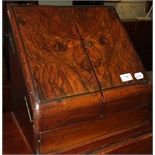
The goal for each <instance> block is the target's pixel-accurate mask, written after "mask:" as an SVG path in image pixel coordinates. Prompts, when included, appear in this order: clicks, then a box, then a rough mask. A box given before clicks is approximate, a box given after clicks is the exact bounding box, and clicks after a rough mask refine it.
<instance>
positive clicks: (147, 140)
mask: <svg viewBox="0 0 155 155" xmlns="http://www.w3.org/2000/svg"><path fill="white" fill-rule="evenodd" d="M92 153H95V154H100V155H102V154H152V134H151V133H148V134H144V135H141V136H138V137H132V138H129V139H127V140H124V141H121V142H119V143H116V144H113V145H111V146H109V147H106V148H102V149H99V150H98V151H97V152H92Z"/></svg>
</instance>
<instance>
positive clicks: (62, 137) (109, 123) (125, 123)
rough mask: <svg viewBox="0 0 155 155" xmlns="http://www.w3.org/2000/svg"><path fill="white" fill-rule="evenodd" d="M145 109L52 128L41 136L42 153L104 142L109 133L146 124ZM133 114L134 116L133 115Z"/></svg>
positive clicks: (61, 151)
mask: <svg viewBox="0 0 155 155" xmlns="http://www.w3.org/2000/svg"><path fill="white" fill-rule="evenodd" d="M145 109H146V107H145V106H142V107H140V108H139V107H138V108H135V109H134V110H133V109H132V110H128V111H123V112H120V113H116V114H115V115H110V116H107V117H106V116H105V117H104V119H102V118H101V119H96V120H90V121H87V122H82V123H79V124H74V125H70V126H66V127H63V128H60V129H55V130H50V131H49V132H45V133H43V134H42V136H41V143H40V151H41V153H48V152H54V153H63V152H65V151H69V150H72V149H75V148H77V147H82V146H84V145H88V144H90V143H93V142H97V141H99V140H103V142H104V138H105V137H107V136H108V135H109V134H112V133H115V132H116V131H120V132H121V131H122V130H123V129H127V128H131V127H135V126H136V125H142V124H144V123H145V121H144V120H145V119H146V111H145ZM131 115H132V116H134V117H131ZM122 116H123V117H122Z"/></svg>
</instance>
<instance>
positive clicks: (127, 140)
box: [3, 113, 152, 154]
mask: <svg viewBox="0 0 155 155" xmlns="http://www.w3.org/2000/svg"><path fill="white" fill-rule="evenodd" d="M3 124H4V125H3V154H33V153H32V151H31V150H30V148H28V147H27V145H26V143H25V141H24V140H23V137H22V135H21V133H20V131H19V129H18V128H17V126H16V123H15V119H13V113H4V114H3ZM146 127H147V130H145V128H146ZM137 132H139V134H137ZM107 143H109V145H107ZM99 146H100V147H101V146H102V148H98V147H99ZM141 146H143V147H141ZM151 146H152V136H151V134H150V127H149V126H147V125H141V126H135V127H134V128H127V129H124V130H123V131H117V132H115V133H113V134H109V135H108V136H107V137H105V139H104V140H98V141H97V142H93V143H91V144H88V145H84V146H83V147H78V148H76V149H73V150H70V151H66V152H65V153H67V154H73V153H74V154H77V153H80V154H84V153H89V154H105V153H106V154H110V153H112V154H116V153H119V154H120V153H128V154H130V153H136V154H139V153H141V154H143V153H146V154H148V153H149V154H151V153H152V147H151Z"/></svg>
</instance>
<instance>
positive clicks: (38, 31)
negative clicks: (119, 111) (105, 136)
mask: <svg viewBox="0 0 155 155" xmlns="http://www.w3.org/2000/svg"><path fill="white" fill-rule="evenodd" d="M12 14H13V16H14V18H15V21H16V25H17V27H18V30H19V34H17V35H18V36H19V37H20V39H21V40H22V46H23V47H24V50H25V55H26V59H27V62H28V66H29V70H30V77H31V80H32V81H33V86H34V88H35V92H36V96H37V97H38V99H39V101H40V103H43V102H48V101H52V100H56V99H58V98H66V97H70V96H76V95H81V94H88V93H92V92H96V91H100V90H101V89H109V88H113V87H116V86H123V85H126V84H135V83H139V82H145V71H144V69H143V66H142V64H141V62H140V60H139V58H138V56H137V55H136V52H135V51H134V49H133V47H132V45H131V42H130V41H129V38H128V36H127V34H126V33H125V31H124V29H123V28H122V25H121V24H120V21H119V19H118V17H117V15H116V13H115V11H114V10H113V9H111V8H103V7H89V8H85V7H84V8H73V7H44V6H31V7H29V6H24V7H22V6H14V7H13V11H12ZM19 52H21V51H19ZM20 54H22V53H20ZM21 61H24V60H21ZM136 72H142V74H144V78H143V79H142V80H140V81H139V80H136V79H135V78H133V80H131V81H130V82H125V83H124V82H122V80H121V78H120V75H121V74H125V73H130V74H131V76H132V77H133V76H134V73H136Z"/></svg>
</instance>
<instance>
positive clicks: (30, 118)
mask: <svg viewBox="0 0 155 155" xmlns="http://www.w3.org/2000/svg"><path fill="white" fill-rule="evenodd" d="M24 100H25V104H26V109H27V113H28V116H29V120H30V122H32V117H31V114H30V110H29V106H28V103H27V98H26V96H24Z"/></svg>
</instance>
